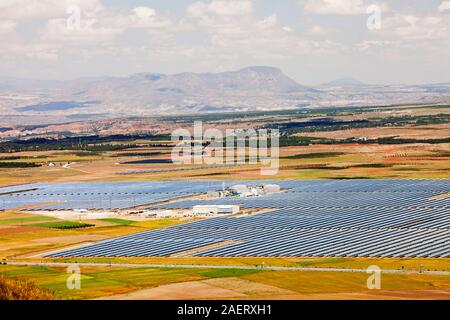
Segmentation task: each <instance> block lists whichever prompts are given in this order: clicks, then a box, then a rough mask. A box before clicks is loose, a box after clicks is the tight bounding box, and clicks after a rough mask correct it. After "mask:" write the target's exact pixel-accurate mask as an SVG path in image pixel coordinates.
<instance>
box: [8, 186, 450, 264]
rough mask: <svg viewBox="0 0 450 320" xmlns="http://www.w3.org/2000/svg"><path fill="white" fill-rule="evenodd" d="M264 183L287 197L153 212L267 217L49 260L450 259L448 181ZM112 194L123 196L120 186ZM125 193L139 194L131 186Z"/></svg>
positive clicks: (182, 204) (193, 226)
mask: <svg viewBox="0 0 450 320" xmlns="http://www.w3.org/2000/svg"><path fill="white" fill-rule="evenodd" d="M247 183H248V184H261V183H262V182H251V181H239V182H227V183H226V186H230V185H234V184H247ZM264 183H276V184H279V185H280V186H281V187H282V188H283V189H285V190H283V191H282V192H279V193H274V194H269V195H264V196H260V197H250V198H234V197H233V198H219V199H215V200H213V199H205V200H180V201H176V202H173V203H169V204H165V205H155V206H151V205H150V206H149V207H150V208H155V209H157V208H158V209H161V208H173V209H177V208H188V209H189V208H192V206H194V205H200V204H240V205H241V208H255V209H258V208H272V210H270V211H269V212H265V211H264V213H257V214H252V215H237V216H223V217H215V218H209V219H204V220H199V221H194V222H189V223H185V224H181V225H177V226H173V227H168V228H163V229H157V230H152V231H146V232H142V233H138V234H133V235H128V236H123V237H119V238H114V239H109V240H105V241H101V242H99V243H97V244H93V245H89V246H85V247H80V248H77V249H72V250H67V251H62V252H58V253H54V254H51V255H49V257H127V256H138V257H143V256H146V257H152V256H174V255H175V256H182V255H183V254H186V255H189V256H204V257H255V256H258V257H408V258H412V257H421V258H422V257H423V258H425V257H428V258H449V257H450V235H449V229H450V212H449V205H450V199H449V197H448V194H447V193H448V192H449V189H450V180H317V181H295V180H288V181H270V182H264ZM166 184H167V185H166ZM208 184H209V185H208ZM109 185H110V184H109ZM97 186H98V185H97ZM145 186H146V185H145V184H142V185H141V186H140V187H141V188H149V189H151V190H152V191H153V192H156V190H159V191H164V192H168V191H169V190H170V191H171V192H175V191H174V189H173V188H176V189H177V190H178V192H186V193H188V192H193V193H195V192H206V191H208V190H212V189H214V188H215V190H219V189H221V188H222V182H218V181H214V182H170V183H160V184H153V186H152V187H150V186H148V187H145ZM91 187H92V184H90V186H89V188H91ZM27 188H28V189H30V188H29V186H27ZM110 188H112V190H114V189H115V190H116V191H117V185H116V186H110ZM127 188H129V189H133V188H134V187H133V186H132V184H130V185H129V186H128V187H127ZM149 189H146V190H147V191H149ZM133 190H134V189H133ZM129 191H130V190H129ZM102 192H105V190H104V189H102ZM0 193H1V192H0ZM25 193H26V192H25ZM175 194H176V193H173V195H171V196H174V195H175ZM446 194H447V195H446ZM125 198H126V197H125ZM0 199H1V197H0ZM147 203H148V202H147Z"/></svg>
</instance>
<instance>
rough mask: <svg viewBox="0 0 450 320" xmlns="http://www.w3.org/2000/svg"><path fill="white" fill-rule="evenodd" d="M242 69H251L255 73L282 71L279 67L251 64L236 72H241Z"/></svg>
mask: <svg viewBox="0 0 450 320" xmlns="http://www.w3.org/2000/svg"><path fill="white" fill-rule="evenodd" d="M242 71H253V72H257V73H277V74H280V73H283V71H281V69H279V68H275V67H269V66H251V67H246V68H243V69H240V70H238V71H237V72H242Z"/></svg>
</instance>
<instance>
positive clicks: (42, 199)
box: [0, 182, 222, 210]
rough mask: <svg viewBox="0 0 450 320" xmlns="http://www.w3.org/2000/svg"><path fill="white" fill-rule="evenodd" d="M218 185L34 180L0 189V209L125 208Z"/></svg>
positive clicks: (196, 192) (214, 183)
mask: <svg viewBox="0 0 450 320" xmlns="http://www.w3.org/2000/svg"><path fill="white" fill-rule="evenodd" d="M220 188H222V183H221V182H133V183H128V182H127V183H124V182H117V183H107V182H92V183H81V182H76V183H35V184H27V185H22V186H16V187H7V188H0V209H2V210H5V209H12V208H20V207H27V206H32V210H76V209H90V210H103V209H125V208H130V207H136V206H141V205H145V204H152V203H158V202H163V201H167V200H170V199H175V198H180V197H186V196H190V195H195V194H200V193H205V192H207V191H209V190H216V189H220Z"/></svg>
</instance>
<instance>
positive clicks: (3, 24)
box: [0, 20, 16, 34]
mask: <svg viewBox="0 0 450 320" xmlns="http://www.w3.org/2000/svg"><path fill="white" fill-rule="evenodd" d="M15 29H16V23H15V22H14V21H11V20H4V21H0V34H2V33H10V32H12V31H14V30H15Z"/></svg>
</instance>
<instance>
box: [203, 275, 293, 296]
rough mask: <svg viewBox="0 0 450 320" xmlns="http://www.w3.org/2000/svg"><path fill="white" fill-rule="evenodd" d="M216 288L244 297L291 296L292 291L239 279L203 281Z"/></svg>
mask: <svg viewBox="0 0 450 320" xmlns="http://www.w3.org/2000/svg"><path fill="white" fill-rule="evenodd" d="M203 282H204V283H208V284H211V285H214V286H216V287H220V288H224V289H228V290H233V291H235V292H239V293H242V294H245V295H255V294H257V295H262V296H265V295H292V294H297V293H296V292H294V291H291V290H287V289H283V288H278V287H275V286H270V285H267V284H262V283H258V282H254V281H249V280H244V279H239V278H217V279H209V280H205V281H203Z"/></svg>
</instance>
